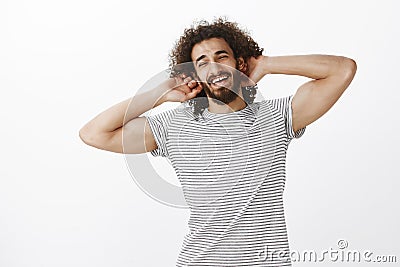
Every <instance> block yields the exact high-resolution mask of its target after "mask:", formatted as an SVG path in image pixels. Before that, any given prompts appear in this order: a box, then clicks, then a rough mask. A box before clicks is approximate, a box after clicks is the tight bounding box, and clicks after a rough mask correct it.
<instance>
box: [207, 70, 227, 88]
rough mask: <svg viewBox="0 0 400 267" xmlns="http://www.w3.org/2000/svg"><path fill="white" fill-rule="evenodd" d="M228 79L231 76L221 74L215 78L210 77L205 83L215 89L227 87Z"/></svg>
mask: <svg viewBox="0 0 400 267" xmlns="http://www.w3.org/2000/svg"><path fill="white" fill-rule="evenodd" d="M230 77H231V75H230V74H229V73H221V74H219V75H217V76H212V77H210V78H209V79H208V80H207V82H208V84H209V85H212V86H213V87H216V88H221V87H227V85H228V83H229V78H230Z"/></svg>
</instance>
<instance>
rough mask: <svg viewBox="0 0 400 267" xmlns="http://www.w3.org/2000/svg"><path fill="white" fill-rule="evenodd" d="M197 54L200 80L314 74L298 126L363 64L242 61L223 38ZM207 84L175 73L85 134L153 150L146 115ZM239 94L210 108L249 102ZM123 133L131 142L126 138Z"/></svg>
mask: <svg viewBox="0 0 400 267" xmlns="http://www.w3.org/2000/svg"><path fill="white" fill-rule="evenodd" d="M220 51H225V53H221V52H220ZM221 55H224V56H223V57H222V56H221ZM191 56H192V60H193V61H195V62H196V61H197V63H199V62H200V61H202V62H206V64H205V65H202V66H201V67H200V66H199V65H198V64H197V63H195V64H196V65H195V69H196V72H197V76H198V77H196V78H197V79H199V80H200V81H207V79H208V78H210V76H211V77H212V75H215V74H218V72H219V71H220V70H221V68H222V69H224V70H226V69H231V70H233V68H235V67H236V66H238V69H239V70H240V71H242V72H244V73H245V74H246V75H247V76H248V77H249V78H250V79H251V80H253V81H254V82H256V83H257V82H258V81H260V80H261V79H262V78H263V77H264V76H265V75H268V74H287V75H300V76H305V77H308V78H311V79H312V80H311V81H308V82H306V83H304V84H303V85H301V86H300V87H299V88H298V89H297V91H296V93H295V94H294V97H293V101H292V112H293V114H292V119H293V121H292V127H293V129H294V130H295V131H298V130H299V129H301V128H303V127H305V126H307V125H309V124H311V123H312V122H314V121H315V120H317V119H318V118H320V117H321V116H322V115H324V114H325V113H326V112H327V111H328V110H329V109H330V108H331V107H332V106H333V105H334V104H335V103H336V101H337V100H338V99H339V98H340V96H341V95H342V94H343V92H344V91H345V90H346V88H347V87H348V86H349V84H350V83H351V81H352V80H353V77H354V75H355V73H356V70H357V65H356V63H355V61H354V60H352V59H350V58H346V57H342V56H333V55H294V56H276V57H270V56H259V57H257V58H250V59H248V61H247V62H244V60H243V58H238V59H237V61H236V60H235V58H234V57H233V52H232V50H231V48H230V47H229V45H228V44H227V43H226V42H225V41H224V40H223V39H220V38H211V39H208V40H204V41H202V42H201V43H198V44H196V45H195V46H194V47H193V50H192V53H191ZM199 58H201V59H199ZM198 59H199V60H198ZM215 63H219V64H215ZM223 65H225V66H226V68H224V67H223ZM208 89H209V90H210V91H212V92H214V93H215V94H219V93H220V92H218V90H221V89H217V88H213V87H212V86H211V87H209V88H208ZM201 90H203V87H202V85H201V84H200V83H198V82H196V81H195V80H192V79H191V78H190V77H178V78H170V79H168V80H166V81H165V82H163V83H162V84H160V85H159V86H157V87H155V88H154V89H152V90H150V91H147V92H145V93H142V94H138V95H136V96H135V97H134V98H132V99H131V98H129V99H127V100H125V101H123V102H120V103H118V104H116V105H114V106H112V107H110V108H109V109H107V110H105V111H103V112H102V113H100V114H99V115H97V116H96V117H95V118H93V119H92V120H91V121H89V122H88V123H87V124H86V125H84V126H83V127H82V129H81V130H80V131H79V136H80V138H81V139H82V141H83V142H85V143H86V144H88V145H90V146H93V147H96V148H99V149H103V150H107V151H111V152H116V153H125V154H139V153H145V152H149V151H152V150H154V149H156V148H157V144H156V142H155V140H154V137H153V134H152V132H151V129H150V127H149V125H148V123H147V121H146V119H145V118H144V117H140V115H141V114H143V113H145V112H146V111H148V110H150V109H152V108H154V107H156V106H158V105H161V104H162V103H164V102H168V101H172V102H184V101H186V100H189V99H191V98H194V97H195V96H196V95H197V94H198V93H199V92H200V91H201ZM206 93H207V89H206ZM239 95H240V97H237V98H235V99H234V100H233V101H232V102H230V103H228V104H226V105H220V104H218V103H215V102H214V101H209V104H210V107H209V111H210V112H214V113H226V112H232V111H237V110H241V109H242V108H245V107H246V103H245V102H244V101H243V99H242V95H241V91H239ZM209 100H210V98H209ZM125 112H126V117H125V120H124V116H125ZM122 129H123V131H122ZM143 129H144V130H143ZM123 137H124V139H125V140H130V142H126V144H123V142H122V140H123Z"/></svg>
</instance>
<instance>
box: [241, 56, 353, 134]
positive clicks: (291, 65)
mask: <svg viewBox="0 0 400 267" xmlns="http://www.w3.org/2000/svg"><path fill="white" fill-rule="evenodd" d="M248 65H249V76H250V78H251V79H252V80H254V81H255V82H258V81H259V80H260V79H261V78H262V77H264V76H265V75H266V74H288V75H300V76H305V77H308V78H311V79H313V80H311V81H308V82H306V83H305V84H303V85H301V86H300V87H299V88H298V90H297V91H296V93H295V95H294V96H293V101H292V111H293V114H292V118H293V119H292V127H293V130H294V131H298V130H299V129H302V128H303V127H305V126H307V125H309V124H311V123H312V122H314V121H316V120H317V119H318V118H320V117H321V116H322V115H324V114H325V113H326V112H327V111H328V110H329V109H330V108H331V107H332V106H333V105H334V104H335V103H336V101H337V100H338V99H339V97H340V96H341V95H342V94H343V92H344V91H345V90H346V88H347V87H348V86H349V85H350V83H351V81H352V80H353V77H354V75H355V73H356V70H357V65H356V63H355V61H354V60H352V59H350V58H346V57H342V56H331V55H298V56H297V55H296V56H277V57H267V56H260V57H258V58H257V59H255V58H250V59H249V62H248Z"/></svg>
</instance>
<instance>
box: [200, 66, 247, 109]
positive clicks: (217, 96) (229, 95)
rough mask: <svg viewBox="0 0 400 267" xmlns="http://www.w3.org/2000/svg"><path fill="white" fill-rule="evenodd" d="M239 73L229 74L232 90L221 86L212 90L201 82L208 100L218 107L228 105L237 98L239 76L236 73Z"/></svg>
mask: <svg viewBox="0 0 400 267" xmlns="http://www.w3.org/2000/svg"><path fill="white" fill-rule="evenodd" d="M237 69H238V63H236V70H237ZM237 72H239V71H233V72H231V73H230V75H231V77H232V79H233V85H232V88H231V89H230V88H227V87H223V86H221V87H220V88H218V89H212V88H211V86H210V84H209V83H208V82H203V85H204V86H203V88H204V90H205V92H206V94H207V96H208V97H209V98H211V99H212V100H213V102H214V103H216V104H218V105H221V106H222V105H225V104H229V103H231V102H232V101H234V100H235V99H236V98H237V97H238V96H239V90H240V77H239V76H240V75H239V73H237Z"/></svg>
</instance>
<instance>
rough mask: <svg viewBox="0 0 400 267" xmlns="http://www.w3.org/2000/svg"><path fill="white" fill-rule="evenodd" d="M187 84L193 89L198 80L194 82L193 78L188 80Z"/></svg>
mask: <svg viewBox="0 0 400 267" xmlns="http://www.w3.org/2000/svg"><path fill="white" fill-rule="evenodd" d="M187 85H188V87H189V88H190V89H193V88H196V87H197V86H198V82H196V81H195V80H191V81H189V82H188V84H187Z"/></svg>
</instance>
